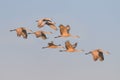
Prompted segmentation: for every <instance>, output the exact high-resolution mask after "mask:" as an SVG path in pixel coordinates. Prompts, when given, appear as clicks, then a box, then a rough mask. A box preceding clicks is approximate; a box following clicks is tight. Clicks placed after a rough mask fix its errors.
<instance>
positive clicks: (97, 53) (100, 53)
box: [86, 49, 109, 61]
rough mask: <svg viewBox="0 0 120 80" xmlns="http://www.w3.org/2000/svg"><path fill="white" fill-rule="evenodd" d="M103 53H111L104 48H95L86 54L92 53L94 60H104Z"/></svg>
mask: <svg viewBox="0 0 120 80" xmlns="http://www.w3.org/2000/svg"><path fill="white" fill-rule="evenodd" d="M103 53H106V54H109V52H107V51H104V50H102V49H95V50H93V51H90V52H88V53H86V54H92V56H93V60H94V61H97V60H98V59H99V60H100V61H103V60H104V55H103Z"/></svg>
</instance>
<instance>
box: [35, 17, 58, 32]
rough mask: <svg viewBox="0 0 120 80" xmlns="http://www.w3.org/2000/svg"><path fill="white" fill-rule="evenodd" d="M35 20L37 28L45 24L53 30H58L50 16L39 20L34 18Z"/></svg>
mask: <svg viewBox="0 0 120 80" xmlns="http://www.w3.org/2000/svg"><path fill="white" fill-rule="evenodd" d="M36 22H37V23H38V27H39V28H42V27H44V26H45V25H48V26H49V27H50V28H52V29H54V30H58V29H57V27H56V25H55V24H56V23H55V22H53V21H52V19H51V18H43V19H39V20H36Z"/></svg>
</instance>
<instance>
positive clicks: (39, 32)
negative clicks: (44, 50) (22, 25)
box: [28, 30, 52, 40]
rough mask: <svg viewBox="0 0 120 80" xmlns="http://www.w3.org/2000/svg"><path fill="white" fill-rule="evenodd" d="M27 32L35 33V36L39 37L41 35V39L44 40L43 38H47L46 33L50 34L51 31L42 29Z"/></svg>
mask: <svg viewBox="0 0 120 80" xmlns="http://www.w3.org/2000/svg"><path fill="white" fill-rule="evenodd" d="M28 34H35V36H36V38H40V37H41V38H42V39H43V40H45V39H47V36H46V34H52V32H46V31H42V30H39V31H35V32H33V31H32V30H31V33H28Z"/></svg>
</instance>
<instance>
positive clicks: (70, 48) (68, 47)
mask: <svg viewBox="0 0 120 80" xmlns="http://www.w3.org/2000/svg"><path fill="white" fill-rule="evenodd" d="M76 47H77V43H74V44H73V45H72V44H71V43H70V41H66V42H65V48H66V50H60V52H83V51H84V50H82V49H81V50H77V49H75V48H76Z"/></svg>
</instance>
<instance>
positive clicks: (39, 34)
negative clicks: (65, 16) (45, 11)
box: [10, 18, 109, 61]
mask: <svg viewBox="0 0 120 80" xmlns="http://www.w3.org/2000/svg"><path fill="white" fill-rule="evenodd" d="M36 22H37V23H38V25H37V26H38V27H39V28H42V27H44V26H45V25H47V26H49V27H50V28H52V29H53V30H55V31H57V30H58V28H57V27H56V23H55V22H53V20H52V19H51V18H43V19H39V20H37V21H36ZM59 30H60V35H58V36H56V37H54V38H60V37H65V38H67V37H73V38H79V36H78V35H71V34H70V26H69V25H66V26H64V25H63V24H60V25H59ZM10 31H16V33H17V36H18V37H21V36H22V37H23V38H25V39H27V37H28V34H34V35H35V36H36V38H42V39H43V40H45V39H47V36H46V34H52V32H46V31H43V30H38V31H35V32H33V31H32V30H30V29H27V28H25V27H19V28H16V29H13V30H10ZM76 47H77V43H74V44H71V43H70V41H69V40H67V41H66V42H65V47H63V46H61V45H60V44H59V45H56V44H54V42H53V41H51V42H49V43H48V46H46V47H42V49H44V48H65V50H60V52H84V50H82V49H81V50H78V49H76ZM103 53H105V54H109V52H108V51H104V50H103V49H95V50H92V51H89V52H88V53H85V54H86V55H87V54H92V56H93V60H94V61H97V60H98V59H99V60H100V61H103V60H104V56H103Z"/></svg>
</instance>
